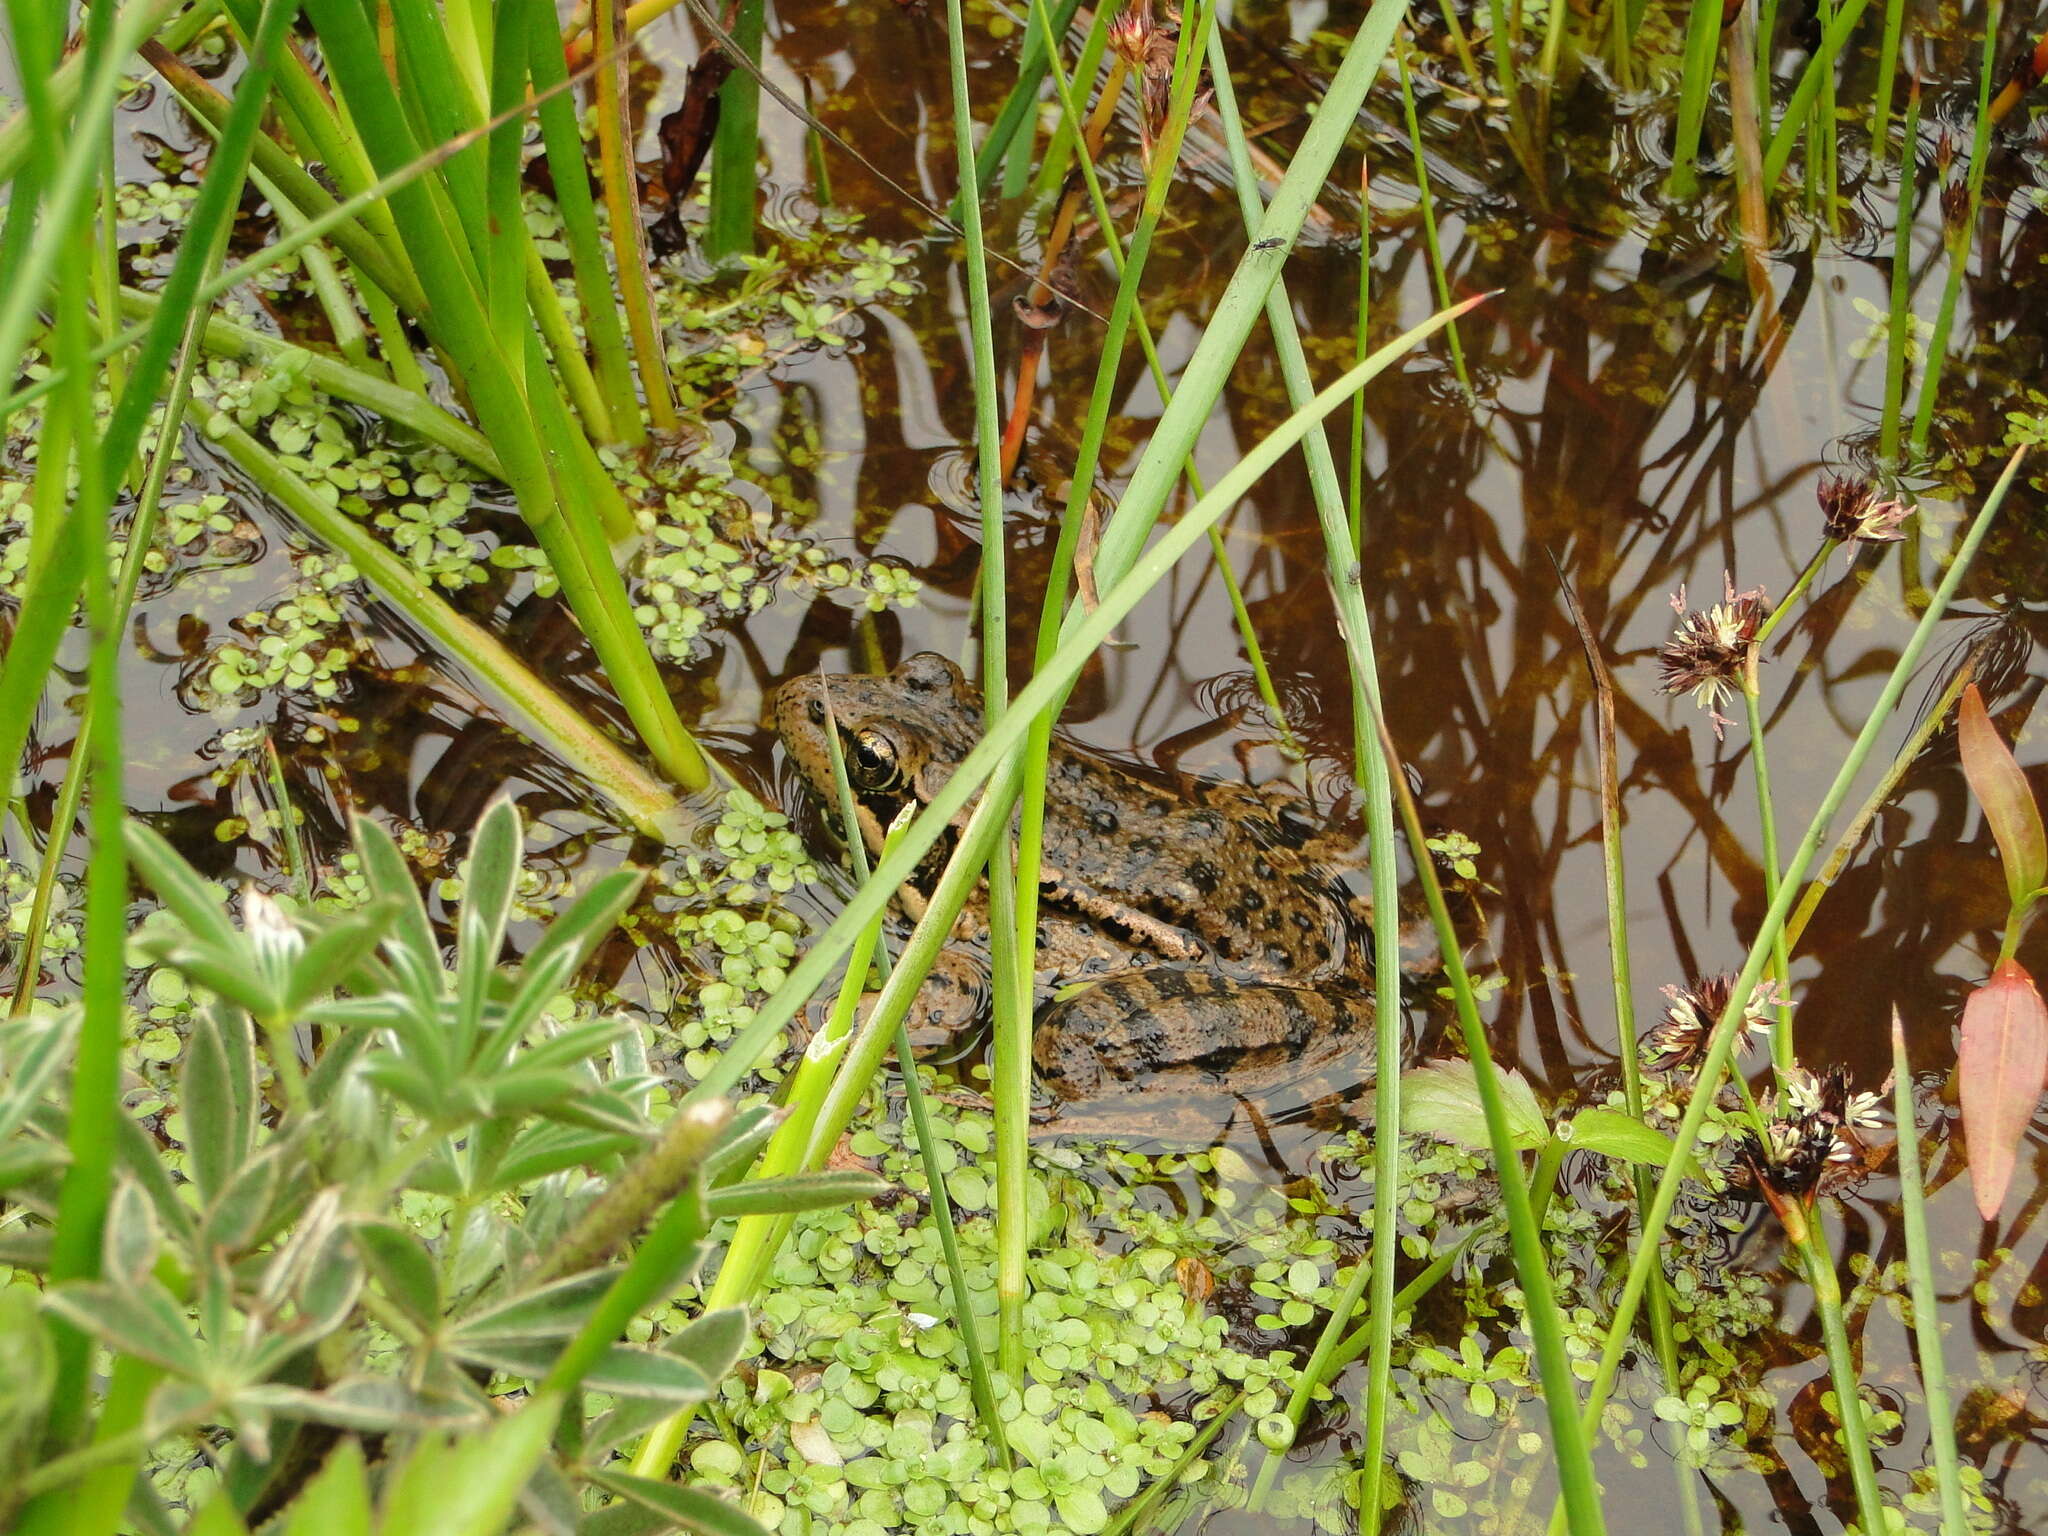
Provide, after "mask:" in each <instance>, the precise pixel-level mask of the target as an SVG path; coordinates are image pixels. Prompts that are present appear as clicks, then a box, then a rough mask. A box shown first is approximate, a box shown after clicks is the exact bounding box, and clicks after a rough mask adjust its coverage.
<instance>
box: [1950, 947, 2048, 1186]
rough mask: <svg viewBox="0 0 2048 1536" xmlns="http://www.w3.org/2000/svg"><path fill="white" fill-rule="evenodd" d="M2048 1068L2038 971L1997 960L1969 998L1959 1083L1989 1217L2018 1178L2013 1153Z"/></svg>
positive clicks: (1975, 1174)
mask: <svg viewBox="0 0 2048 1536" xmlns="http://www.w3.org/2000/svg"><path fill="white" fill-rule="evenodd" d="M2044 1074H2048V1003H2044V1002H2042V1001H2041V994H2040V993H2039V992H2037V991H2036V990H2035V989H2034V978H2033V977H2031V976H2029V975H2028V974H2027V973H2026V972H2025V971H2024V970H2022V969H2021V968H2020V967H2019V965H2018V964H2017V963H2016V962H2014V961H2011V960H2001V961H1999V962H1998V969H1997V970H1995V971H1993V972H1992V973H1991V979H1990V980H1989V981H1987V982H1985V983H1984V985H1983V986H1981V987H1979V988H1978V989H1977V990H1976V991H1974V992H1972V993H1971V994H1970V1000H1969V1001H1968V1002H1967V1003H1965V1004H1964V1005H1963V1039H1962V1046H1961V1049H1960V1050H1959V1051H1958V1053H1957V1057H1956V1086H1957V1088H1958V1089H1959V1090H1960V1093H1961V1097H1962V1101H1963V1134H1964V1135H1966V1136H1967V1137H1969V1140H1970V1187H1971V1188H1972V1189H1973V1190H1975V1191H1976V1195H1977V1210H1978V1212H1979V1213H1980V1214H1982V1216H1983V1217H1984V1219H1985V1220H1986V1221H1993V1220H1996V1219H1997V1216H1998V1208H1999V1206H2001V1205H2002V1204H2004V1203H2005V1190H2006V1186H2007V1185H2008V1184H2010V1183H2011V1182H2012V1169H2013V1161H2014V1159H2015V1158H2016V1157H2017V1156H2018V1155H2019V1148H2020V1143H2021V1142H2022V1141H2024V1140H2025V1139H2026V1135H2027V1127H2028V1125H2029V1124H2031V1123H2032V1121H2033V1118H2034V1108H2035V1106H2036V1105H2037V1104H2039V1103H2040V1100H2041V1085H2042V1079H2043V1076H2044Z"/></svg>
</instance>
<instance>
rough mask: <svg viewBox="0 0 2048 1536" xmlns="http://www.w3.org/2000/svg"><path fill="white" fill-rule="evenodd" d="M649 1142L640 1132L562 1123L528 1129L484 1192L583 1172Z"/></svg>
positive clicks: (532, 1126) (552, 1122) (521, 1133)
mask: <svg viewBox="0 0 2048 1536" xmlns="http://www.w3.org/2000/svg"><path fill="white" fill-rule="evenodd" d="M645 1141H646V1137H645V1135H644V1134H642V1133H641V1132H639V1131H637V1130H635V1131H616V1130H604V1129H592V1128H589V1127H587V1126H583V1125H571V1124H567V1123H565V1122H561V1121H543V1122H540V1123H538V1124H533V1125H529V1126H527V1127H525V1128H524V1129H523V1130H521V1131H520V1132H519V1134H518V1135H517V1136H516V1137H514V1138H513V1141H512V1146H511V1149H510V1150H509V1151H507V1152H506V1154H505V1156H504V1157H503V1158H502V1159H500V1161H499V1163H498V1167H497V1171H496V1172H495V1173H494V1174H493V1175H492V1177H491V1178H490V1179H489V1181H488V1182H487V1183H486V1184H485V1185H484V1186H483V1190H484V1192H487V1193H492V1194H495V1193H499V1192H501V1191H504V1190H512V1189H519V1188H521V1187H522V1186H524V1185H527V1184H531V1183H533V1182H534V1181H535V1180H537V1179H544V1178H546V1177H547V1176H548V1175H549V1174H551V1173H560V1172H561V1171H562V1170H563V1169H565V1168H581V1167H587V1166H588V1165H590V1164H592V1163H596V1162H601V1161H602V1160H603V1159H605V1158H608V1157H613V1156H617V1155H619V1154H621V1153H625V1152H632V1151H635V1150H637V1149H638V1148H639V1147H640V1146H642V1145H643V1144H644V1143H645Z"/></svg>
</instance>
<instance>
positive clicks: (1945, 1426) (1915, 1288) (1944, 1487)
mask: <svg viewBox="0 0 2048 1536" xmlns="http://www.w3.org/2000/svg"><path fill="white" fill-rule="evenodd" d="M1892 1094H1893V1099H1892V1103H1893V1106H1894V1113H1895V1115H1896V1118H1897V1124H1898V1132H1899V1218H1900V1224H1901V1225H1902V1226H1903V1227H1904V1229H1905V1234H1906V1283H1907V1287H1908V1290H1909V1291H1910V1293H1911V1295H1912V1298H1913V1343H1914V1346H1915V1349H1916V1351H1917V1352H1918V1354H1919V1356H1920V1395H1921V1399H1922V1401H1923V1402H1924V1403H1925V1405H1926V1409H1927V1440H1928V1444H1929V1446H1930V1447H1931V1448H1932V1450H1933V1452H1934V1473H1935V1489H1936V1492H1937V1493H1938V1495H1939V1497H1940V1499H1941V1536H1969V1532H1970V1518H1969V1511H1968V1510H1967V1509H1966V1508H1965V1506H1964V1502H1963V1468H1962V1459H1961V1458H1960V1457H1959V1456H1958V1455H1957V1454H1956V1420H1955V1411H1954V1409H1953V1408H1952V1407H1951V1405H1950V1399H1949V1391H1948V1368H1947V1365H1946V1363H1945V1362H1944V1359H1943V1354H1944V1349H1945V1346H1944V1345H1943V1343H1942V1323H1941V1295H1940V1292H1939V1291H1938V1289H1937V1288H1936V1286H1935V1283H1934V1245H1933V1244H1932V1243H1931V1242H1930V1241H1929V1240H1928V1235H1927V1192H1926V1188H1925V1185H1924V1183H1923V1181H1922V1179H1921V1175H1920V1120H1919V1115H1918V1113H1917V1112H1916V1111H1915V1109H1914V1105H1913V1063H1912V1062H1911V1061H1910V1060H1908V1059H1907V1056H1906V1031H1905V1027H1904V1026H1903V1025H1902V1024H1901V1023H1900V1022H1899V1010H1898V1009H1897V1008H1896V1007H1895V1008H1893V1009H1892Z"/></svg>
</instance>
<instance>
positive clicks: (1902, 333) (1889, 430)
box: [1877, 76, 1938, 469]
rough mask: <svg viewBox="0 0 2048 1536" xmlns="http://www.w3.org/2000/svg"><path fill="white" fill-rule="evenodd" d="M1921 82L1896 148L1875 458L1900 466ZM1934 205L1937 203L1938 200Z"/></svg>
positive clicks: (1909, 96)
mask: <svg viewBox="0 0 2048 1536" xmlns="http://www.w3.org/2000/svg"><path fill="white" fill-rule="evenodd" d="M1919 145H1920V80H1919V77H1918V76H1915V77H1914V79H1913V82H1912V84H1911V85H1910V86H1908V87H1907V91H1906V134H1905V138H1904V139H1903V140H1902V141H1901V145H1900V149H1899V207H1898V215H1897V217H1896V219H1895V221H1894V223H1893V225H1892V282H1891V313H1890V316H1889V319H1888V322H1887V329H1886V341H1885V351H1884V419H1883V423H1882V424H1881V426H1880V427H1879V429H1878V450H1877V451H1878V457H1879V458H1880V459H1882V460H1883V462H1884V463H1885V464H1886V465H1887V466H1889V467H1891V468H1894V469H1896V468H1897V467H1898V463H1899V430H1900V416H1899V413H1900V411H1901V410H1902V409H1903V408H1904V406H1905V399H1906V350H1907V345H1908V343H1909V341H1910V339H1911V337H1912V334H1913V331H1912V327H1913V217H1914V206H1913V204H1914V198H1915V197H1916V196H1917V195H1918V192H1919V173H1920V166H1919V156H1918V153H1917V151H1918V149H1919ZM1937 202H1938V200H1937Z"/></svg>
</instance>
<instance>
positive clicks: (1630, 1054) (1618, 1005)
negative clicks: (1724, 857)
mask: <svg viewBox="0 0 2048 1536" xmlns="http://www.w3.org/2000/svg"><path fill="white" fill-rule="evenodd" d="M1551 563H1552V565H1553V566H1556V560H1555V558H1553V559H1552V562H1551ZM1557 579H1558V586H1559V589H1560V590H1561V591H1562V592H1563V594H1564V600H1565V607H1566V609H1567V611H1568V612H1569V613H1570V614H1571V619H1572V627H1573V628H1574V629H1575V630H1576V631H1577V632H1578V636H1579V646H1580V649H1581V650H1583V651H1584V653H1585V657H1586V671H1587V673H1588V675H1589V676H1590V677H1591V678H1592V681H1593V699H1594V710H1595V724H1594V731H1595V736H1596V748H1595V750H1596V751H1597V753H1598V757H1599V765H1600V866H1601V875H1602V879H1603V883H1604V885H1605V894H1606V906H1607V953H1608V958H1609V961H1610V964H1611V966H1612V970H1613V974H1614V988H1613V998H1614V1020H1615V1033H1616V1040H1617V1044H1618V1047H1619V1050H1620V1053H1621V1095H1622V1104H1623V1106H1624V1107H1625V1108H1626V1109H1627V1111H1628V1114H1629V1118H1630V1119H1632V1120H1636V1121H1641V1122H1643V1123H1645V1124H1647V1123H1648V1122H1647V1120H1646V1118H1645V1115H1644V1109H1643V1064H1642V1056H1641V1052H1640V1051H1639V1050H1638V1048H1637V1040H1636V1009H1635V972H1634V965H1633V962H1632V960H1631V957H1630V951H1629V939H1628V880H1627V865H1626V863H1625V861H1624V860H1623V858H1622V847H1621V765H1620V762H1619V760H1618V754H1617V752H1616V749H1615V741H1616V732H1615V720H1614V679H1613V675H1612V674H1611V673H1610V672H1609V671H1608V669H1607V658H1606V657H1605V656H1604V655H1603V654H1602V653H1601V648H1600V642H1599V638H1598V637H1597V636H1596V635H1595V634H1594V632H1593V626H1592V624H1591V623H1590V622H1589V621H1588V620H1587V618H1586V614H1585V610H1584V609H1583V608H1581V607H1580V606H1579V598H1578V594H1577V593H1576V592H1574V591H1573V590H1572V585H1571V583H1570V582H1569V581H1568V580H1566V579H1565V574H1564V571H1563V568H1562V567H1558V568H1557ZM1630 1175H1631V1177H1630V1182H1631V1183H1632V1184H1633V1185H1634V1186H1635V1192H1636V1214H1637V1219H1638V1220H1643V1219H1645V1218H1646V1217H1647V1215H1648V1213H1649V1210H1650V1200H1651V1195H1652V1190H1651V1184H1650V1173H1649V1170H1648V1169H1646V1168H1643V1167H1635V1168H1632V1169H1630ZM1665 1285H1666V1281H1665V1277H1664V1272H1663V1270H1661V1269H1659V1270H1657V1271H1655V1272H1654V1273H1653V1274H1652V1276H1651V1279H1650V1286H1649V1298H1650V1338H1651V1341H1652V1343H1653V1344H1654V1346H1655V1348H1656V1353H1657V1365H1658V1367H1659V1369H1661V1370H1662V1371H1663V1373H1664V1383H1665V1390H1666V1391H1667V1392H1677V1391H1678V1390H1679V1375H1678V1338H1677V1333H1676V1331H1675V1329H1674V1327H1673V1325H1672V1318H1671V1298H1670V1296H1669V1294H1668V1293H1667V1292H1666V1290H1665ZM1672 1472H1673V1475H1674V1477H1675V1478H1676V1481H1677V1484H1678V1498H1679V1509H1680V1512H1681V1514H1682V1515H1683V1517H1684V1521H1685V1529H1686V1533H1687V1536H1699V1532H1700V1530H1701V1522H1700V1511H1699V1500H1698V1498H1697V1497H1696V1496H1695V1494H1694V1491H1693V1485H1692V1478H1691V1477H1690V1476H1689V1475H1688V1473H1687V1471H1686V1468H1685V1467H1684V1465H1683V1464H1682V1463H1679V1462H1675V1461H1674V1463H1673V1466H1672Z"/></svg>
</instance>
